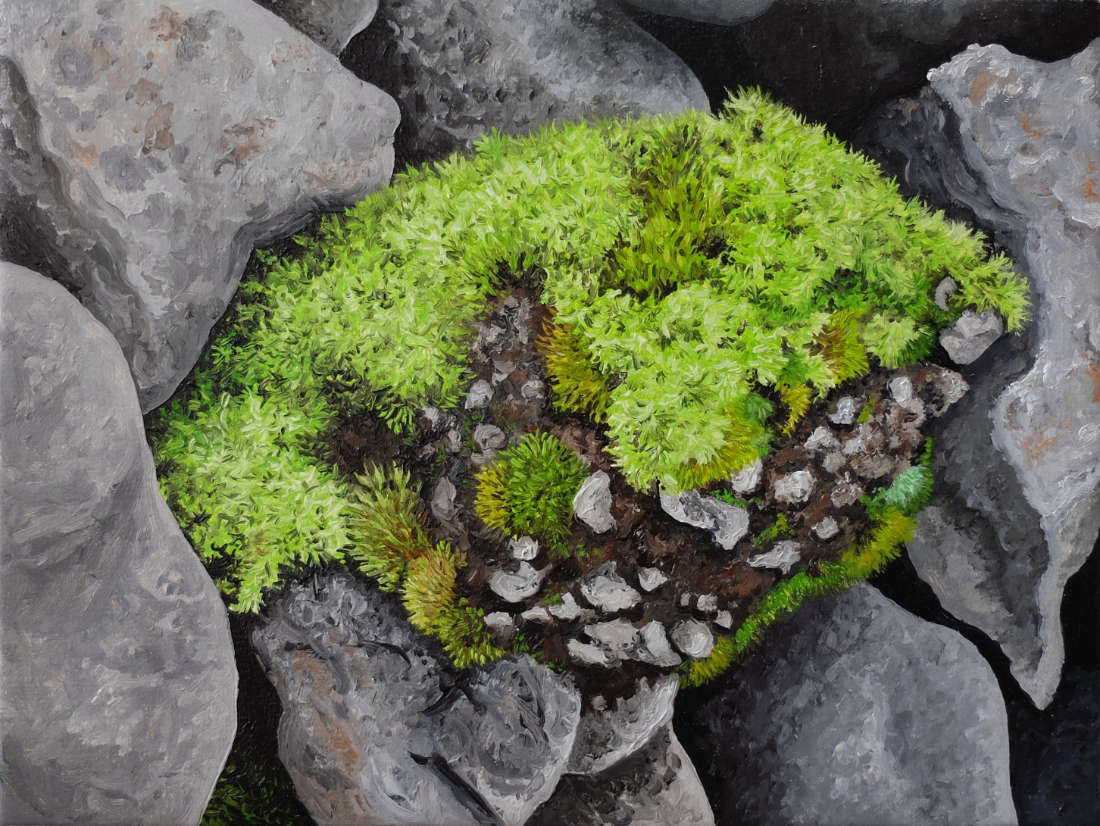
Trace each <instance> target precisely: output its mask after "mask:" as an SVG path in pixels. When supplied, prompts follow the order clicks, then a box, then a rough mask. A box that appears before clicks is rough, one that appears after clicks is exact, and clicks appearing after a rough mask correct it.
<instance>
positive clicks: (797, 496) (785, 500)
mask: <svg viewBox="0 0 1100 826" xmlns="http://www.w3.org/2000/svg"><path fill="white" fill-rule="evenodd" d="M813 492H814V475H813V474H812V473H810V471H808V470H796V471H795V472H794V473H788V474H785V475H783V476H777V477H776V479H775V484H774V485H773V486H772V497H773V498H774V499H775V501H776V502H779V503H780V504H783V505H800V504H802V503H803V502H805V501H807V500H808V499H809V498H810V494H811V493H813Z"/></svg>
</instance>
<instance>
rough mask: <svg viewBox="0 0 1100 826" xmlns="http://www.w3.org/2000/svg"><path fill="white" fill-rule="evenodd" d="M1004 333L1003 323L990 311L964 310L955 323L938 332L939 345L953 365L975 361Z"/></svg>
mask: <svg viewBox="0 0 1100 826" xmlns="http://www.w3.org/2000/svg"><path fill="white" fill-rule="evenodd" d="M1004 331H1005V325H1004V322H1003V321H1001V318H1000V316H998V315H997V314H996V313H995V312H993V311H992V310H985V311H983V312H981V313H975V312H974V311H973V310H965V311H964V312H963V314H962V315H961V316H959V318H958V319H956V321H955V322H954V323H953V324H951V325H950V326H948V327H945V328H944V329H942V330H940V344H941V345H942V346H943V349H944V350H946V351H947V355H949V356H950V357H951V360H952V361H953V362H955V364H970V363H971V362H974V361H977V360H978V359H979V358H980V357H981V356H982V354H983V353H984V352H985V351H986V350H988V349H989V347H990V345H991V344H993V342H995V341H996V340H997V339H999V338H1000V337H1001V335H1002V334H1003V333H1004Z"/></svg>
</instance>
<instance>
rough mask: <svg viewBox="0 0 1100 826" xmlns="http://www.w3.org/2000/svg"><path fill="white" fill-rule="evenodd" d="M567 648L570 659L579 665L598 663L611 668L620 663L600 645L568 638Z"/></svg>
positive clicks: (602, 666)
mask: <svg viewBox="0 0 1100 826" xmlns="http://www.w3.org/2000/svg"><path fill="white" fill-rule="evenodd" d="M565 650H566V651H567V652H568V653H569V659H571V660H572V661H573V662H575V663H577V664H578V665H588V666H593V665H598V666H600V667H601V668H611V667H612V666H615V665H618V663H619V661H618V660H615V659H613V658H612V657H610V656H608V654H607V653H606V652H605V651H604V650H603V649H602V648H600V647H599V646H597V645H592V644H591V643H588V642H581V641H580V640H568V641H566V643H565Z"/></svg>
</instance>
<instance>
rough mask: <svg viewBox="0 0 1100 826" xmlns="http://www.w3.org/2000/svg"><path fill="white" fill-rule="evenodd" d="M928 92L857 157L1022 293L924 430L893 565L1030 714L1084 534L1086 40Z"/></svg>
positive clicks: (1088, 522)
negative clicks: (963, 225) (909, 571)
mask: <svg viewBox="0 0 1100 826" xmlns="http://www.w3.org/2000/svg"><path fill="white" fill-rule="evenodd" d="M929 79H930V81H931V85H930V87H928V88H927V89H925V90H924V91H923V92H922V93H921V94H920V96H919V97H918V98H916V99H909V100H901V101H897V102H894V103H891V104H889V105H887V106H885V107H883V108H882V109H881V110H880V111H879V112H878V113H877V115H876V116H875V117H874V118H873V119H872V120H871V121H870V122H869V123H868V124H867V125H866V126H865V128H864V130H863V132H862V135H861V137H860V142H861V143H863V144H864V145H866V146H867V147H869V148H872V151H874V152H876V153H877V154H878V156H879V157H880V159H881V160H882V161H883V163H884V164H886V166H887V168H888V169H891V170H895V169H896V170H901V169H902V168H903V167H904V173H903V175H902V177H901V181H902V183H903V186H905V187H906V188H907V189H908V190H909V191H910V192H913V193H919V194H921V195H922V196H923V197H924V198H926V199H927V200H928V201H930V202H931V203H933V204H935V205H939V206H950V207H951V208H953V209H955V210H960V209H962V210H965V211H968V212H969V213H970V214H972V215H973V216H975V217H976V218H977V220H979V221H980V222H981V223H982V224H984V225H985V226H987V227H990V228H991V229H992V231H993V233H994V236H995V238H996V239H997V241H998V242H999V243H1000V244H1002V245H1004V246H1005V247H1006V248H1007V249H1008V250H1009V251H1010V252H1011V253H1012V255H1013V257H1014V258H1015V260H1016V262H1017V265H1018V266H1019V268H1020V269H1021V270H1022V271H1023V272H1025V273H1026V274H1027V275H1028V276H1029V277H1030V280H1031V284H1032V293H1033V304H1034V306H1033V308H1032V315H1033V317H1034V318H1033V321H1032V324H1031V326H1030V328H1029V329H1028V331H1027V334H1026V335H1025V336H1023V337H1019V338H1017V337H1005V338H1003V339H1002V340H1000V341H998V342H997V343H996V344H994V345H993V346H992V347H991V348H990V350H989V352H988V353H987V354H986V355H985V357H984V358H983V360H982V369H981V370H980V371H975V374H974V375H972V376H969V375H968V376H967V380H968V381H969V382H970V383H971V388H972V389H971V392H970V394H969V395H968V396H967V397H966V398H965V399H964V400H963V401H962V402H961V403H960V404H959V406H958V407H957V408H956V410H955V411H954V412H953V415H952V416H951V417H950V419H949V420H947V421H944V422H942V423H941V424H940V425H938V427H937V432H936V433H935V436H936V440H937V477H938V478H940V479H942V480H943V481H944V483H945V484H943V485H940V486H939V487H938V488H937V491H938V492H937V494H936V496H935V497H934V499H933V502H932V505H933V506H932V507H930V508H926V509H925V511H924V512H923V513H922V514H921V516H920V519H919V523H920V529H919V531H918V535H917V539H916V540H915V541H914V542H913V543H911V544H910V546H909V556H910V559H911V560H912V561H913V564H914V566H915V567H916V569H917V572H918V574H919V575H920V576H921V578H922V579H924V580H925V581H926V582H928V583H929V584H930V585H931V586H932V587H933V589H934V590H935V592H936V595H937V597H938V598H939V600H940V602H941V603H942V605H943V607H944V608H945V609H946V610H948V611H949V612H951V613H952V614H954V615H955V616H956V617H958V618H959V619H961V620H963V621H965V622H968V623H970V624H972V625H974V626H977V627H978V628H980V629H981V630H982V631H984V632H985V633H986V634H988V635H989V636H990V637H992V638H993V639H994V640H995V641H996V642H997V643H999V644H1000V645H1001V647H1002V649H1003V650H1004V652H1005V654H1006V655H1007V656H1008V658H1009V660H1010V663H1011V669H1012V673H1013V675H1014V676H1015V678H1016V679H1017V680H1018V681H1019V683H1020V685H1021V686H1022V687H1023V689H1024V690H1025V691H1026V692H1027V693H1028V694H1029V695H1030V697H1031V698H1032V700H1033V701H1034V702H1035V703H1036V705H1038V706H1039V707H1045V706H1046V705H1047V704H1048V703H1049V702H1050V700H1051V698H1052V696H1053V695H1054V691H1055V689H1056V687H1057V685H1058V679H1059V672H1060V670H1061V666H1062V661H1063V643H1062V629H1061V623H1060V620H1059V615H1060V606H1061V601H1062V591H1063V588H1064V586H1065V583H1066V580H1067V579H1068V578H1069V577H1070V576H1071V575H1072V574H1073V573H1074V572H1075V571H1076V570H1077V569H1078V568H1080V567H1081V565H1082V564H1083V563H1084V561H1085V559H1086V558H1087V556H1088V554H1089V553H1090V551H1091V550H1092V548H1093V545H1094V543H1095V542H1096V538H1097V533H1098V531H1100V335H1098V331H1100V279H1097V277H1096V273H1097V272H1100V196H1098V195H1097V192H1096V181H1097V180H1098V179H1100V173H1097V167H1098V166H1100V103H1098V100H1097V96H1096V94H1095V90H1096V88H1097V85H1098V84H1100V40H1096V41H1093V43H1092V44H1091V45H1090V46H1089V47H1088V48H1087V49H1085V50H1084V51H1082V52H1081V53H1079V54H1078V55H1076V56H1074V57H1072V58H1069V59H1066V60H1062V61H1059V62H1057V63H1050V64H1046V63H1039V62H1036V61H1033V60H1028V59H1025V58H1021V57H1017V56H1015V55H1012V54H1011V53H1009V52H1008V51H1006V50H1005V49H1004V48H1001V47H1000V46H988V47H981V48H979V47H974V48H970V49H967V50H966V51H965V52H963V53H962V54H959V55H958V56H957V57H956V58H954V59H953V60H952V61H950V62H949V63H947V64H945V65H944V66H941V67H940V68H938V69H936V70H934V71H933V72H931V73H930V74H929Z"/></svg>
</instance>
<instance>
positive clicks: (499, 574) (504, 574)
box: [489, 562, 549, 602]
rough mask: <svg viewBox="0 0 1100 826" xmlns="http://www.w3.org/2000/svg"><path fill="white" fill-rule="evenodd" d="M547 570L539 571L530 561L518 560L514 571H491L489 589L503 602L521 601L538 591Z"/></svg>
mask: <svg viewBox="0 0 1100 826" xmlns="http://www.w3.org/2000/svg"><path fill="white" fill-rule="evenodd" d="M548 570H549V569H546V568H544V569H543V570H541V571H539V570H537V569H536V568H534V566H532V565H531V563H530V562H520V563H519V565H518V566H516V570H515V571H493V573H492V575H491V576H490V577H489V589H490V590H491V591H492V592H493V593H494V594H496V595H497V596H498V597H500V598H501V599H502V600H504V601H505V602H523V601H524V600H525V599H530V598H531V597H533V596H534V595H535V594H537V593H538V592H539V588H540V587H542V580H543V578H544V577H545V576H546V573H547V571H548Z"/></svg>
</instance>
